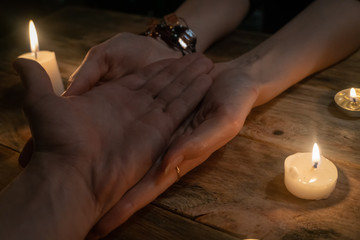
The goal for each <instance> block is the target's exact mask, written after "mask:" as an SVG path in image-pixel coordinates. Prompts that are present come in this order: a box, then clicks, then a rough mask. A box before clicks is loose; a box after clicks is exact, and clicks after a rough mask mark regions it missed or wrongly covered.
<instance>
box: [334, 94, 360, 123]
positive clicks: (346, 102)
mask: <svg viewBox="0 0 360 240" xmlns="http://www.w3.org/2000/svg"><path fill="white" fill-rule="evenodd" d="M334 100H335V102H336V104H337V105H338V106H339V107H340V109H341V110H343V112H344V113H346V114H348V115H350V116H354V117H360V89H359V88H351V89H350V88H348V89H344V90H341V91H340V92H338V93H337V94H336V95H335V97H334Z"/></svg>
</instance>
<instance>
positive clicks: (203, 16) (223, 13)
mask: <svg viewBox="0 0 360 240" xmlns="http://www.w3.org/2000/svg"><path fill="white" fill-rule="evenodd" d="M248 8H249V0H222V1H219V0H188V1H185V2H184V3H183V4H182V5H181V6H180V7H179V8H178V9H177V10H176V14H177V16H179V17H182V18H184V19H185V20H186V22H187V23H188V25H189V27H190V28H191V29H192V30H193V31H194V32H195V34H196V35H197V50H198V51H199V52H203V51H205V50H206V49H207V48H208V47H209V46H210V45H211V44H212V43H214V42H215V41H216V40H218V39H219V38H221V37H223V36H225V35H226V34H228V33H230V32H231V31H233V30H234V29H235V28H236V27H237V26H238V25H239V24H240V22H241V20H242V19H243V18H244V17H245V15H246V14H247V11H248Z"/></svg>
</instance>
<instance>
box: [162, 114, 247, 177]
mask: <svg viewBox="0 0 360 240" xmlns="http://www.w3.org/2000/svg"><path fill="white" fill-rule="evenodd" d="M240 126H242V123H234V121H230V120H228V119H226V118H225V117H214V118H212V119H209V120H206V121H204V122H202V123H201V124H200V125H199V126H197V127H196V128H195V130H193V131H192V132H190V133H188V134H187V135H183V136H181V137H179V139H177V140H175V141H174V142H173V143H172V144H171V145H170V147H169V150H168V152H167V153H166V154H165V156H164V158H163V162H162V169H163V171H164V172H165V173H167V172H169V171H171V170H172V169H173V168H175V167H176V166H178V165H179V164H180V163H184V162H186V161H193V160H194V159H197V160H198V159H201V160H202V161H204V160H206V159H207V158H208V157H209V156H210V155H211V154H212V153H213V152H215V151H216V150H217V149H219V148H220V147H222V146H223V145H225V144H226V143H227V142H228V141H230V140H231V139H232V138H233V137H235V136H236V134H237V133H238V132H239V131H240V128H241V127H240Z"/></svg>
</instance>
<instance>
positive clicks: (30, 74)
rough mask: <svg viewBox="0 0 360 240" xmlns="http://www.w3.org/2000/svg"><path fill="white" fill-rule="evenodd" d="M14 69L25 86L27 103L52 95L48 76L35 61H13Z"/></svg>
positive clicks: (22, 59) (21, 59)
mask: <svg viewBox="0 0 360 240" xmlns="http://www.w3.org/2000/svg"><path fill="white" fill-rule="evenodd" d="M14 68H15V70H16V72H17V73H18V74H19V75H20V78H21V80H22V82H23V84H24V86H25V90H26V97H27V100H28V101H30V102H28V103H31V102H34V101H37V100H38V99H40V98H42V97H44V96H46V95H49V94H53V95H54V91H53V87H52V84H51V81H50V79H49V76H48V74H47V73H46V71H45V70H44V68H43V67H42V66H41V65H40V64H39V63H38V62H36V61H33V60H29V59H24V58H17V59H16V60H15V61H14Z"/></svg>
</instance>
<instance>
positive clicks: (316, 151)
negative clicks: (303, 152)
mask: <svg viewBox="0 0 360 240" xmlns="http://www.w3.org/2000/svg"><path fill="white" fill-rule="evenodd" d="M312 164H313V166H314V168H317V167H318V166H319V165H320V151H319V147H318V145H317V143H314V147H313V151H312Z"/></svg>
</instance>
